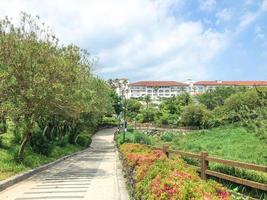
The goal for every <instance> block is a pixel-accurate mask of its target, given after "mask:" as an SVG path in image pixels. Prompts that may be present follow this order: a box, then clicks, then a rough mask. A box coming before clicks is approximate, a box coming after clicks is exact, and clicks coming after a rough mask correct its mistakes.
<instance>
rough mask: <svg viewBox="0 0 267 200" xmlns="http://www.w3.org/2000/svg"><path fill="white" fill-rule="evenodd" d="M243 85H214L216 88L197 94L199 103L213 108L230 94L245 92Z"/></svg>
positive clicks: (222, 102)
mask: <svg viewBox="0 0 267 200" xmlns="http://www.w3.org/2000/svg"><path fill="white" fill-rule="evenodd" d="M246 90H247V89H246V88H245V87H241V88H240V87H238V88H235V87H216V89H212V90H208V91H207V92H205V93H203V94H200V95H198V96H197V100H198V101H199V103H202V104H204V105H205V106H207V108H208V109H209V110H213V109H214V108H215V107H216V106H220V105H223V104H224V102H225V100H226V99H227V98H228V97H230V96H231V95H232V94H236V93H238V92H245V91H246Z"/></svg>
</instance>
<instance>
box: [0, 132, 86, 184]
mask: <svg viewBox="0 0 267 200" xmlns="http://www.w3.org/2000/svg"><path fill="white" fill-rule="evenodd" d="M1 137H3V144H2V145H1V146H0V181H1V180H4V179H6V178H8V177H11V176H13V175H16V174H18V173H21V172H24V171H26V170H29V169H33V168H36V167H38V166H41V165H43V164H46V163H49V162H52V161H54V160H56V159H58V158H60V157H63V156H65V155H68V154H71V153H74V152H77V151H79V150H82V149H83V147H81V146H78V145H71V144H67V145H66V146H65V147H59V146H55V147H54V149H53V151H52V154H51V155H50V156H49V157H46V156H43V155H40V154H36V153H33V152H32V151H31V150H30V149H29V147H28V148H27V149H26V152H25V160H24V161H23V163H17V162H15V160H14V155H15V154H16V151H17V149H18V147H19V146H18V145H15V144H12V143H11V140H12V135H11V134H4V135H1Z"/></svg>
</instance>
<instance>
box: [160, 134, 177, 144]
mask: <svg viewBox="0 0 267 200" xmlns="http://www.w3.org/2000/svg"><path fill="white" fill-rule="evenodd" d="M173 137H174V135H173V133H164V134H163V135H162V136H161V140H163V141H164V142H171V141H172V139H173Z"/></svg>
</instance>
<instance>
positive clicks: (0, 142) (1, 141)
mask: <svg viewBox="0 0 267 200" xmlns="http://www.w3.org/2000/svg"><path fill="white" fill-rule="evenodd" d="M3 146H4V142H3V136H1V135H0V148H1V147H3Z"/></svg>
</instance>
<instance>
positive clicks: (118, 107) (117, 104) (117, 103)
mask: <svg viewBox="0 0 267 200" xmlns="http://www.w3.org/2000/svg"><path fill="white" fill-rule="evenodd" d="M110 96H111V99H112V102H113V105H112V106H113V108H114V111H115V114H116V115H120V113H121V112H122V104H121V97H120V96H118V94H117V93H116V92H115V90H112V91H111V93H110Z"/></svg>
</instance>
